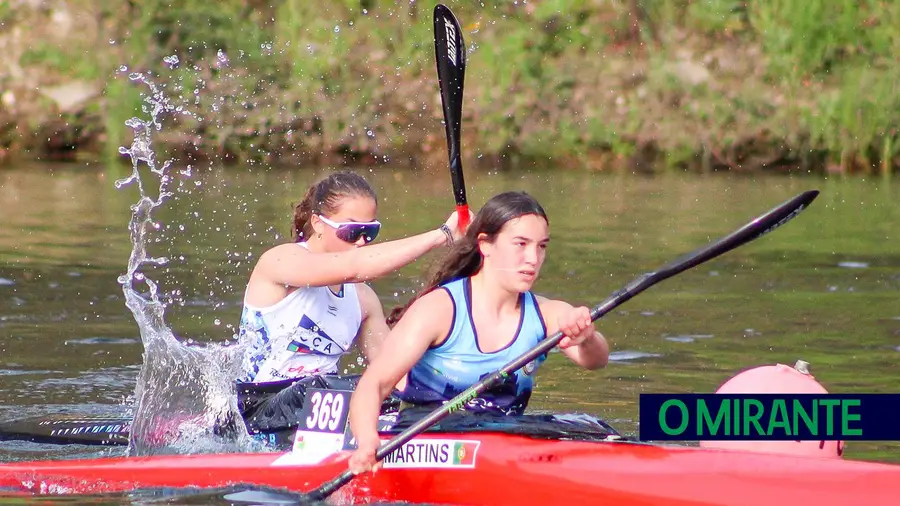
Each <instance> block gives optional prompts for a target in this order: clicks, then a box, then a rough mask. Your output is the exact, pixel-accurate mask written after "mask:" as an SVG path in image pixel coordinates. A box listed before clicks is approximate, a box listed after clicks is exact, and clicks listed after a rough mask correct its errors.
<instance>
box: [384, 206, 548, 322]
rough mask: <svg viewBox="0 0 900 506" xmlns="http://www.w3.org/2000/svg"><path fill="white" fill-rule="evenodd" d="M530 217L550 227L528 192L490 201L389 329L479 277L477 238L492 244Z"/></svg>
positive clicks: (399, 310)
mask: <svg viewBox="0 0 900 506" xmlns="http://www.w3.org/2000/svg"><path fill="white" fill-rule="evenodd" d="M528 214H534V215H537V216H540V217H542V218H544V220H545V221H546V222H547V223H548V224H549V223H550V220H549V218H547V213H546V212H544V208H543V207H541V205H540V204H539V203H538V201H537V200H535V198H534V197H532V196H531V195H529V194H527V193H525V192H505V193H501V194H499V195H496V196H494V197H493V198H491V199H490V200H488V201H487V202H486V203H485V204H484V207H482V208H481V210H480V211H478V214H477V215H476V216H475V219H474V220H472V223H471V224H469V228H468V229H467V230H466V235H464V236H463V237H461V238H460V239H459V240H458V241H456V242H455V243H453V246H452V247H451V248H450V251H449V252H448V253H447V255H446V256H444V258H442V259H441V261H440V262H439V263H438V265H437V267H436V268H435V269H434V270H433V273H432V274H431V276H430V277H429V279H428V281H427V282H426V283H425V287H424V288H423V289H422V290H420V291H419V293H418V294H416V295H415V296H414V297H413V298H412V299H410V301H409V302H407V303H406V304H405V305H403V306H399V307H396V308H394V310H393V311H391V314H390V316H389V317H388V318H387V323H388V325H389V326H393V325H394V324H395V323H397V322H398V321H399V320H400V318H401V317H402V316H403V313H405V312H406V310H407V309H409V307H410V306H411V305H412V304H413V302H415V301H416V300H417V299H419V298H420V297H422V296H423V295H425V294H427V293H428V292H430V291H432V290H434V289H435V288H437V287H438V286H440V285H443V284H445V283H449V282H451V281H454V280H457V279H460V278H466V277H469V276H473V275H475V274H476V273H478V271H479V270H481V265H482V261H483V257H482V256H481V250H480V249H479V248H478V236H479V235H480V234H486V235H487V241H488V242H493V241H494V240H495V239H496V238H497V234H499V233H500V230H501V229H502V228H503V226H504V225H506V223H507V222H509V221H510V220H514V219H516V218H519V217H521V216H525V215H528Z"/></svg>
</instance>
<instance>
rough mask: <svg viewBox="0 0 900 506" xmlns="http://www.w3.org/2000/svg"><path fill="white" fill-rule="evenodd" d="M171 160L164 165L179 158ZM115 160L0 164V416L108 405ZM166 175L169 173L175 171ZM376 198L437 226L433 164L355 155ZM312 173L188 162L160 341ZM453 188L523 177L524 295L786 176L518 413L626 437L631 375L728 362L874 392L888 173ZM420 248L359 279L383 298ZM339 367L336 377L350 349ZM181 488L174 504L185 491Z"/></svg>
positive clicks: (725, 221)
mask: <svg viewBox="0 0 900 506" xmlns="http://www.w3.org/2000/svg"><path fill="white" fill-rule="evenodd" d="M182 169H183V168H182ZM130 170H131V169H130V167H129V166H127V165H116V164H112V165H98V164H73V165H49V164H23V165H17V166H14V167H9V168H3V169H2V170H0V421H7V420H11V419H16V418H21V417H24V416H30V415H40V414H50V413H63V412H65V413H79V414H100V413H102V414H123V413H127V412H129V411H130V409H131V408H132V406H133V402H134V399H133V396H134V392H135V387H136V378H137V376H138V372H139V370H140V368H141V363H142V352H143V346H142V341H141V337H140V334H139V332H138V328H137V325H136V323H135V319H134V317H133V316H132V314H131V312H130V311H129V310H128V309H127V308H126V307H125V300H124V297H123V293H122V287H121V286H120V285H119V283H118V282H117V277H118V276H120V275H122V274H123V273H125V272H126V268H127V262H128V258H129V254H130V253H131V248H132V244H131V241H130V236H129V231H128V224H129V220H130V218H131V210H130V206H131V205H133V204H134V203H135V202H136V201H137V200H138V192H137V189H136V188H134V187H133V186H126V187H124V188H121V189H117V188H116V187H115V185H114V181H115V180H117V179H119V178H122V177H125V176H127V175H128V174H129V173H130ZM174 170H179V169H178V168H176V169H174ZM359 170H360V172H361V173H363V174H365V175H366V176H367V178H369V180H370V181H371V182H372V184H373V186H374V187H375V189H376V191H377V192H378V194H379V197H380V204H379V219H380V220H381V221H382V222H383V223H384V224H385V227H384V229H383V232H382V236H381V237H380V238H379V240H381V239H382V238H383V239H391V238H399V237H403V236H405V235H408V234H413V233H417V232H420V231H424V230H426V229H429V228H433V227H436V226H438V225H439V224H440V223H441V222H442V220H443V219H444V218H445V216H446V215H447V214H448V213H449V212H450V211H451V210H452V208H453V200H452V195H451V191H450V179H449V175H448V174H447V173H446V171H437V172H435V173H428V172H418V171H411V170H405V169H404V170H399V169H397V170H395V169H392V168H390V167H378V168H374V169H369V168H365V169H359ZM323 173H324V169H312V168H310V169H301V168H268V167H261V166H259V165H256V166H250V167H228V168H225V167H211V168H193V169H192V171H191V173H190V174H189V175H183V177H180V178H179V186H178V189H177V191H175V192H174V195H173V197H172V198H171V199H170V200H169V201H168V202H167V203H166V204H165V205H164V206H162V207H161V208H159V209H157V210H156V211H155V219H156V222H157V223H158V224H159V229H158V234H156V235H155V236H154V239H153V241H152V242H151V243H150V244H149V245H148V247H149V249H150V253H151V254H154V255H159V256H166V257H168V258H169V259H170V261H169V264H168V265H167V266H164V267H160V268H157V269H155V270H152V271H151V272H150V274H149V275H150V277H151V278H153V279H154V281H156V282H157V283H158V285H159V290H160V293H161V294H162V297H163V300H164V301H166V302H167V303H168V307H167V309H166V314H165V318H166V322H167V323H168V325H169V327H170V328H171V329H172V331H173V332H174V333H175V335H177V336H178V337H179V339H182V340H194V341H197V342H204V343H225V342H228V341H229V340H231V338H232V335H233V333H234V331H235V325H236V324H237V323H238V319H239V316H240V300H241V296H242V291H243V287H244V283H245V282H246V279H247V277H248V275H249V271H250V269H251V268H252V264H253V260H254V259H255V258H256V257H258V256H259V254H260V253H261V252H262V251H264V249H265V248H267V247H269V246H271V245H273V244H275V243H277V242H280V241H285V240H289V230H290V219H291V205H292V204H293V203H295V202H297V201H298V200H299V199H300V198H301V197H302V195H303V192H304V190H305V188H306V186H307V185H308V184H309V183H310V182H311V181H313V180H314V179H316V178H317V177H319V176H321V175H322V174H323ZM466 183H467V186H468V188H469V189H468V194H469V201H470V204H471V205H472V206H473V207H474V208H475V209H477V208H478V206H479V205H480V203H482V202H484V201H485V200H486V199H488V198H489V197H490V196H491V195H493V194H495V193H498V192H501V191H505V190H509V189H520V190H526V191H528V192H530V193H532V194H533V195H535V196H536V197H537V198H538V199H539V200H540V201H541V202H542V204H543V205H544V207H545V208H546V210H547V212H548V214H549V216H550V224H551V237H552V240H551V245H550V248H549V253H548V259H547V261H546V263H545V266H544V269H543V271H542V273H541V277H540V279H539V280H538V282H537V284H536V287H535V289H536V291H537V292H539V293H541V294H544V295H547V296H550V297H558V298H564V299H566V300H568V301H570V302H572V303H576V304H584V305H588V306H592V305H594V304H596V303H598V302H600V301H601V300H603V299H604V298H606V297H607V296H609V295H610V294H611V293H612V292H614V291H615V290H617V289H619V288H621V287H622V286H624V285H625V284H626V283H628V282H629V281H631V280H632V279H633V278H635V277H636V276H637V275H639V274H641V273H643V272H648V271H650V270H653V269H655V268H657V267H659V266H661V265H662V264H665V263H667V262H669V261H670V260H672V259H674V258H676V257H677V256H680V255H681V254H683V253H686V252H688V251H691V250H694V249H696V248H698V247H700V246H703V245H705V244H707V243H708V242H710V241H712V240H715V239H717V238H719V237H721V236H723V235H725V234H727V233H730V232H731V231H733V230H735V229H736V228H738V227H740V226H742V225H743V224H745V223H746V222H748V221H749V220H750V219H752V218H754V217H756V216H758V215H760V214H762V213H763V212H765V211H767V210H768V209H770V208H772V207H774V206H775V205H777V204H779V203H781V202H783V201H785V200H787V199H789V198H791V197H793V196H794V195H796V194H798V193H800V192H802V191H804V190H808V189H819V190H820V191H821V192H822V193H821V195H820V196H819V198H818V199H817V200H816V201H815V202H814V203H813V204H812V206H811V207H810V208H809V209H808V210H806V211H804V212H803V213H801V215H800V216H799V217H797V218H796V219H795V220H793V221H791V222H790V223H789V224H788V225H786V226H785V227H782V228H780V229H778V230H777V231H776V232H774V233H772V234H770V235H767V236H764V237H763V238H761V239H758V240H757V241H754V242H752V243H750V244H748V245H745V246H743V247H741V248H738V249H737V250H734V251H732V252H730V253H728V254H726V255H725V256H723V257H720V258H718V259H715V260H713V261H711V262H709V263H707V264H704V265H701V266H699V267H696V268H694V269H691V270H689V271H687V272H685V273H682V274H680V275H678V276H676V277H674V278H671V279H669V280H666V281H664V282H662V283H660V284H659V285H656V286H654V287H652V288H650V289H649V290H647V291H646V292H644V293H642V294H640V295H639V296H637V297H635V298H634V299H632V300H631V301H629V302H627V303H625V304H624V305H622V306H621V307H619V308H618V309H617V310H615V311H614V312H612V313H611V314H609V315H607V316H605V317H604V318H602V319H600V320H599V321H598V322H597V325H596V326H597V328H598V329H599V330H600V331H601V332H602V333H603V334H604V335H605V336H606V337H607V339H608V340H609V342H610V344H611V347H612V350H613V356H612V361H611V363H610V365H609V366H608V367H607V368H606V369H604V370H601V371H596V372H587V371H582V370H580V369H578V368H577V367H576V366H574V365H572V364H571V363H569V362H568V361H567V360H566V359H565V358H564V357H563V356H562V355H561V354H553V355H551V357H550V359H549V361H548V363H547V364H546V366H545V367H544V368H543V369H542V370H541V372H540V373H539V375H538V378H537V386H536V392H535V395H534V397H533V400H532V404H531V406H532V408H533V409H536V410H552V411H563V412H570V411H579V412H588V413H591V414H595V415H598V416H601V417H603V418H605V419H606V420H607V421H609V422H610V423H611V424H612V425H613V426H615V427H617V428H618V429H619V430H620V431H622V432H624V433H628V434H634V435H636V434H637V420H638V407H637V399H638V395H639V394H640V393H643V392H712V391H714V390H715V389H716V388H717V387H718V386H719V385H720V384H721V383H722V382H723V381H725V380H726V379H727V378H729V377H730V376H731V375H733V374H735V373H736V372H738V371H740V370H741V369H744V368H747V367H751V366H756V365H763V364H774V363H784V364H793V363H794V362H795V361H796V360H798V359H803V360H806V361H808V362H810V364H811V366H810V367H811V372H812V373H813V374H814V375H815V376H816V378H817V379H818V380H819V381H820V382H821V383H822V384H823V385H824V386H825V387H826V388H827V389H828V390H829V391H831V392H890V391H896V385H897V378H898V372H897V367H896V364H897V361H898V359H900V303H898V300H900V252H898V249H897V247H896V244H897V243H896V242H894V241H897V240H900V205H898V204H896V202H898V201H900V183H898V182H896V181H894V182H891V181H885V180H880V179H876V180H866V179H863V178H849V177H834V176H831V177H824V176H797V175H791V176H788V175H761V174H757V175H740V176H738V175H731V174H707V175H703V176H697V175H688V174H681V173H668V174H661V175H655V176H646V175H638V174H632V173H614V174H606V173H591V172H583V171H572V172H565V171H555V170H551V169H549V168H548V169H546V170H533V171H528V172H514V173H494V172H481V173H475V172H472V173H469V174H467V175H466ZM434 258H435V257H434V256H433V255H432V256H428V257H425V258H423V259H420V260H419V261H418V262H416V263H414V264H413V265H411V266H408V267H407V268H404V269H403V270H401V271H400V272H398V273H396V274H394V275H391V276H388V277H387V278H385V279H382V280H379V281H377V282H375V283H373V286H374V288H375V289H376V291H377V292H378V293H379V295H380V296H381V299H382V301H383V303H384V305H385V308H386V310H390V309H391V308H392V307H393V306H394V305H395V304H398V303H400V302H402V301H404V300H405V299H406V298H407V297H408V296H409V295H410V293H411V291H412V290H414V289H415V288H416V286H417V283H419V277H420V276H422V275H423V274H424V273H425V272H426V269H427V268H428V266H429V265H430V262H431V261H432V260H434ZM346 370H347V371H348V372H354V371H356V372H358V369H357V366H356V365H355V362H354V361H353V360H352V359H349V360H348V361H347V364H346ZM898 450H900V445H898V444H892V443H851V444H848V445H847V447H846V453H845V457H846V458H854V459H866V460H885V461H900V451H898ZM123 452H124V449H122V448H107V449H97V448H96V447H86V446H80V447H79V446H72V447H59V446H46V445H37V444H33V443H22V442H0V460H3V461H8V460H22V459H36V458H63V457H65V458H68V457H74V456H100V455H118V454H121V453H123ZM189 503H190V501H189V500H188V499H187V498H185V500H184V502H183V504H189Z"/></svg>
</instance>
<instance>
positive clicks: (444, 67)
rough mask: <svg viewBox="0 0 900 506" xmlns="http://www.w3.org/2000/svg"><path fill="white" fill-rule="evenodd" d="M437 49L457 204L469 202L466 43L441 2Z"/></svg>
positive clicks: (437, 11) (437, 8)
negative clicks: (464, 131) (464, 139)
mask: <svg viewBox="0 0 900 506" xmlns="http://www.w3.org/2000/svg"><path fill="white" fill-rule="evenodd" d="M434 50H435V60H436V62H437V74H438V83H439V84H440V89H441V103H442V105H443V108H444V123H445V125H444V127H445V129H446V133H447V148H448V149H449V157H450V176H451V178H452V180H453V195H454V198H455V200H456V204H457V206H463V205H466V186H465V182H464V180H463V173H462V160H461V157H460V147H459V146H460V130H461V128H462V102H463V85H464V82H465V76H466V44H465V41H463V36H462V30H461V29H460V27H459V21H458V20H457V19H456V16H454V15H453V12H451V11H450V9H449V8H448V7H447V6H445V5H441V4H438V5H437V6H435V8H434Z"/></svg>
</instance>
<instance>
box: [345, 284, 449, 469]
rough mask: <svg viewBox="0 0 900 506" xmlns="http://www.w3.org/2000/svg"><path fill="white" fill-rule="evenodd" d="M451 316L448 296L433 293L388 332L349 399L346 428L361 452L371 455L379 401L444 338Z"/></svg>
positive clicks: (419, 301)
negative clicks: (365, 450)
mask: <svg viewBox="0 0 900 506" xmlns="http://www.w3.org/2000/svg"><path fill="white" fill-rule="evenodd" d="M452 315H453V302H452V301H451V300H450V296H449V295H448V294H447V293H446V292H445V291H444V290H435V291H434V292H431V293H429V294H427V295H425V296H423V297H422V298H420V299H419V300H417V301H416V302H415V303H413V305H412V306H410V308H409V309H408V310H407V312H406V314H404V316H403V318H401V319H400V321H399V322H397V325H395V326H394V328H393V329H391V332H390V333H389V334H388V336H387V338H385V340H384V342H383V343H382V346H381V349H380V350H379V351H378V355H377V356H376V357H375V360H374V361H373V362H372V363H371V364H370V365H369V367H368V368H367V369H366V372H365V373H363V375H362V378H360V380H359V384H358V385H357V386H356V390H355V391H354V392H353V396H352V398H351V399H350V427H351V430H352V431H353V435H354V436H356V439H357V441H358V442H359V445H360V448H361V449H362V448H363V447H366V448H367V449H370V450H371V451H372V452H374V451H375V448H377V444H378V443H377V442H378V431H377V424H378V415H379V413H380V410H381V403H382V401H384V399H386V398H387V396H388V395H390V393H391V391H392V390H393V388H394V385H396V384H397V382H398V381H400V379H401V378H402V377H403V376H404V375H405V374H406V373H408V372H409V370H410V369H412V367H413V365H415V363H416V362H418V361H419V359H420V358H421V357H422V355H423V354H424V353H425V351H426V350H427V349H428V347H429V346H430V345H431V344H432V343H434V342H437V341H438V340H439V339H441V338H443V337H444V336H445V335H446V334H447V332H448V331H449V330H450V324H451V321H450V320H451V318H452Z"/></svg>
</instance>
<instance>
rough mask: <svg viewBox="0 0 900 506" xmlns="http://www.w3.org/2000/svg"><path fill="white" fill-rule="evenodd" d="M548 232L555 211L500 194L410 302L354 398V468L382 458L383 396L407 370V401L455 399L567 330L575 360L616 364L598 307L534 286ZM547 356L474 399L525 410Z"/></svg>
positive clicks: (507, 410)
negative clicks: (594, 317)
mask: <svg viewBox="0 0 900 506" xmlns="http://www.w3.org/2000/svg"><path fill="white" fill-rule="evenodd" d="M548 241H549V223H548V219H547V215H546V213H545V212H544V210H543V208H541V206H540V204H539V203H538V202H537V201H536V200H534V199H533V198H532V197H531V196H529V195H527V194H525V193H520V192H508V193H503V194H500V195H497V196H495V197H494V198H492V199H491V200H489V201H488V202H487V203H486V204H485V206H484V207H483V208H482V209H481V211H479V213H478V215H477V216H476V217H475V219H474V220H473V221H472V224H471V225H470V226H469V229H468V230H467V231H466V234H465V236H464V237H463V238H462V239H461V240H459V241H457V242H456V243H455V244H454V245H453V247H452V249H451V251H450V253H449V254H448V255H447V257H446V258H445V260H444V261H443V262H442V263H441V264H440V266H439V268H438V270H437V272H436V274H435V275H434V276H433V278H432V279H431V281H430V283H428V284H427V285H426V288H425V290H423V291H422V294H421V295H420V296H418V297H417V298H415V299H413V300H412V301H410V303H409V304H408V305H407V306H406V308H405V313H403V314H402V317H401V318H400V319H399V321H397V323H396V325H395V326H394V328H393V329H392V330H391V332H390V334H389V335H388V337H387V338H386V339H385V341H384V342H383V344H382V347H381V350H380V351H379V354H378V356H376V357H375V359H374V360H373V361H372V363H371V364H370V365H369V367H368V368H367V369H366V371H365V372H364V373H363V375H362V378H361V379H360V381H359V384H358V386H357V388H356V391H355V392H354V394H353V397H352V400H351V402H350V425H351V429H352V431H353V434H354V436H355V437H356V439H357V444H358V449H357V450H356V451H355V452H354V453H353V455H352V456H351V458H350V462H349V465H350V468H351V469H353V470H354V472H357V473H358V472H363V471H366V470H370V469H372V467H373V465H374V464H375V452H376V450H377V449H378V447H379V446H380V439H379V437H378V431H377V425H376V424H377V419H378V415H379V406H380V405H381V402H382V401H383V400H384V399H385V398H387V397H388V395H390V394H391V392H392V390H393V389H394V386H395V385H397V384H398V382H400V381H401V379H404V382H403V383H401V384H400V387H399V388H400V391H399V393H398V396H399V397H400V399H401V400H402V401H403V402H404V403H407V404H410V405H428V404H438V403H442V402H446V401H449V400H450V399H452V398H453V397H455V396H456V395H458V394H459V393H461V392H462V391H464V390H465V389H466V388H468V387H470V386H471V385H473V384H475V383H476V382H478V381H479V380H480V379H482V378H483V377H485V376H486V375H488V374H491V373H493V372H495V371H496V370H497V369H499V368H501V367H502V366H503V365H505V364H506V363H508V362H509V361H511V360H512V359H513V358H515V357H517V356H519V355H520V354H522V353H523V352H525V351H527V350H528V349H531V348H532V347H534V346H535V345H536V344H537V343H538V342H539V341H540V340H541V339H544V338H545V337H546V336H547V335H552V334H554V333H555V332H557V331H562V332H563V334H564V335H565V336H566V337H565V338H563V340H562V341H561V342H560V344H559V346H560V348H561V349H562V351H563V353H564V354H565V355H566V356H567V357H569V359H570V360H572V361H573V362H575V363H576V364H578V365H580V366H582V367H584V368H586V369H597V368H600V367H604V366H605V365H606V363H607V360H608V358H609V347H608V345H607V343H606V340H605V339H604V337H603V336H602V335H601V334H600V333H598V332H597V331H596V330H595V329H594V327H593V324H592V322H591V317H590V311H589V310H588V308H586V307H578V308H573V307H572V306H571V305H569V304H568V303H566V302H563V301H560V300H552V299H546V298H544V297H540V296H536V295H534V294H533V293H532V292H531V291H530V290H531V287H532V285H533V284H534V282H535V280H536V279H537V276H538V273H539V272H540V269H541V265H542V264H543V262H544V257H545V253H546V247H547V243H548ZM544 359H546V357H541V358H540V359H538V360H536V361H535V363H531V364H528V365H527V366H525V367H524V368H522V369H520V370H519V371H517V372H516V373H515V374H513V375H510V377H509V378H508V380H507V382H506V383H504V384H503V385H501V386H500V387H498V388H496V389H494V390H493V391H489V392H486V393H485V394H483V395H482V396H481V397H479V398H477V399H474V400H472V401H470V402H469V403H468V404H467V406H466V409H467V410H470V411H482V412H493V413H504V414H520V413H522V412H523V411H524V410H525V407H526V406H527V403H528V400H529V398H530V396H531V390H532V385H533V376H534V374H535V372H536V370H537V368H538V367H539V366H540V364H541V363H542V362H543V361H544ZM404 375H406V377H405V378H404Z"/></svg>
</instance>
